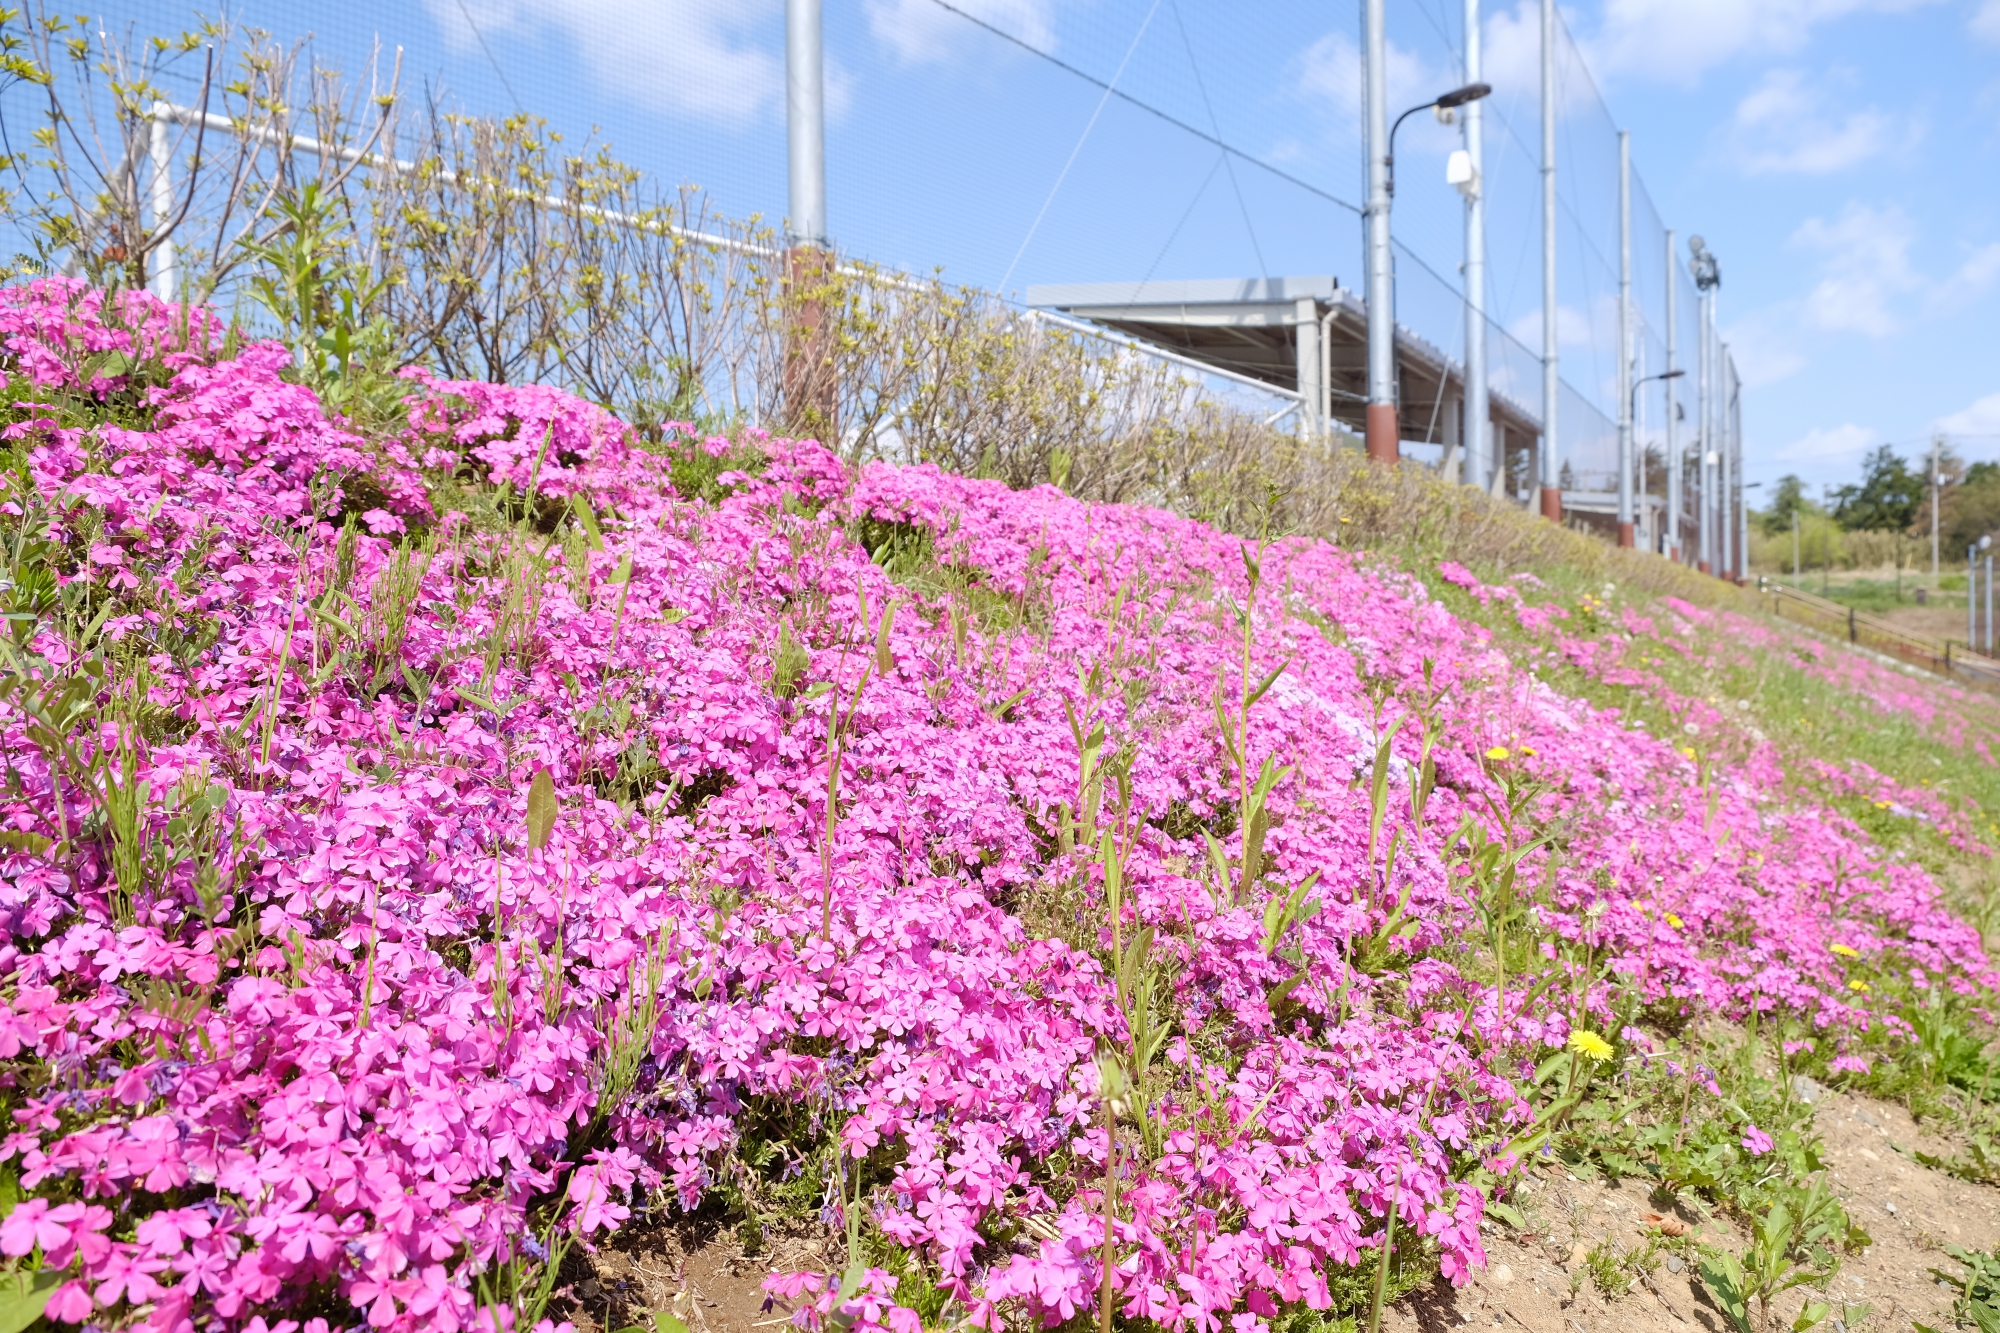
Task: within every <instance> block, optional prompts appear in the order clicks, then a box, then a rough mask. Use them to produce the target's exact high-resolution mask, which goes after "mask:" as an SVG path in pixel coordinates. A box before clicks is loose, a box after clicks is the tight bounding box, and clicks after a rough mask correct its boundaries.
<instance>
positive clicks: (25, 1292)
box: [0, 1269, 62, 1333]
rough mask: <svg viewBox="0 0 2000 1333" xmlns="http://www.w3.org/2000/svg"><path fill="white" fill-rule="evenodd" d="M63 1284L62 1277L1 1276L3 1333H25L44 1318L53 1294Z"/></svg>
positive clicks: (34, 1274)
mask: <svg viewBox="0 0 2000 1333" xmlns="http://www.w3.org/2000/svg"><path fill="white" fill-rule="evenodd" d="M61 1281H62V1274H61V1273H51V1272H30V1271H28V1270H26V1269H23V1270H21V1271H19V1272H14V1273H0V1333H21V1330H22V1329H25V1328H26V1327H27V1326H28V1325H30V1324H32V1323H34V1322H35V1321H36V1320H37V1319H40V1318H41V1317H42V1309H43V1307H44V1306H46V1305H47V1304H48V1303H49V1294H50V1293H51V1292H53V1291H54V1290H55V1289H56V1285H57V1284H58V1283H60V1282H61Z"/></svg>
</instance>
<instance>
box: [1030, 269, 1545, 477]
mask: <svg viewBox="0 0 2000 1333" xmlns="http://www.w3.org/2000/svg"><path fill="white" fill-rule="evenodd" d="M1305 301H1310V302H1311V303H1312V304H1311V306H1310V307H1307V308H1308V309H1309V310H1310V311H1311V312H1313V317H1315V318H1320V317H1324V316H1326V315H1327V314H1328V313H1329V312H1330V313H1331V314H1332V316H1333V318H1332V319H1331V320H1329V321H1327V331H1328V333H1329V335H1330V339H1331V348H1330V352H1329V356H1328V361H1329V362H1330V368H1331V372H1332V385H1331V388H1332V394H1331V397H1332V401H1333V419H1334V420H1335V421H1337V422H1340V423H1342V424H1344V425H1346V426H1348V427H1349V428H1350V429H1353V430H1357V431H1358V430H1359V429H1360V428H1361V426H1362V421H1363V416H1364V412H1363V408H1364V406H1365V404H1366V402H1367V387H1368V307H1367V305H1366V304H1365V303H1364V302H1363V301H1362V300H1361V298H1360V297H1358V296H1356V295H1355V294H1354V293H1353V292H1350V291H1348V290H1346V289H1345V288H1343V287H1342V286H1341V285H1340V284H1339V282H1338V281H1337V280H1335V279H1334V278H1331V277H1291V278H1206V279H1193V280H1185V279H1182V280H1165V281H1148V282H1080V283H1060V284H1053V285H1039V286H1032V287H1030V288H1028V304H1029V305H1031V306H1040V307H1043V308H1045V309H1052V310H1060V311H1062V312H1063V313H1064V314H1067V315H1071V316H1074V317H1076V318H1078V319H1087V320H1090V321H1092V322H1093V323H1097V324H1102V325H1104V326H1106V327H1107V328H1112V329H1116V330H1117V331H1118V332H1120V333H1123V334H1126V335H1127V336H1129V337H1133V338H1138V339H1141V340H1143V341H1145V342H1149V343H1152V344H1154V345H1155V346H1158V347H1163V348H1167V349H1169V350H1171V351H1174V352H1177V353H1179V354H1180V355H1182V356H1185V357H1188V358H1190V359H1192V360H1196V361H1200V362H1202V363H1203V364H1204V365H1211V366H1214V367H1216V368H1217V369H1220V370H1227V371H1231V372H1234V373H1236V374H1239V375H1248V376H1250V377H1251V378H1253V379H1257V380H1261V381H1263V382H1264V383H1266V384H1269V385H1271V386H1272V387H1274V388H1278V389H1283V390H1286V391H1287V392H1291V393H1297V392H1298V389H1299V381H1300V373H1299V364H1298V361H1299V351H1300V348H1299V339H1298V328H1299V322H1300V319H1301V303H1302V302H1305ZM1313 341H1315V342H1316V341H1317V339H1314V340H1313ZM1396 358H1397V364H1398V369H1399V371H1400V375H1401V383H1402V435H1403V438H1404V439H1407V440H1430V441H1440V440H1442V438H1443V435H1442V431H1443V430H1444V429H1445V414H1444V413H1443V411H1442V410H1441V409H1442V406H1443V401H1441V400H1455V399H1457V398H1458V396H1459V394H1460V392H1461V385H1462V381H1463V374H1464V372H1463V369H1462V367H1460V366H1459V365H1458V364H1457V363H1456V362H1454V361H1453V360H1451V358H1449V357H1447V356H1446V355H1445V354H1444V353H1443V352H1442V351H1441V350H1440V349H1438V348H1437V347H1435V346H1433V345H1432V344H1431V343H1428V342H1425V341H1424V340H1423V339H1421V338H1419V337H1417V336H1416V335H1415V334H1413V333H1411V332H1410V331H1409V330H1408V329H1406V328H1403V327H1401V326H1400V325H1399V326H1398V327H1397V329H1396ZM1315 378H1316V376H1315ZM1489 399H1490V401H1491V403H1492V411H1493V420H1494V423H1495V424H1496V425H1498V426H1501V427H1503V428H1505V429H1506V430H1507V431H1508V432H1509V433H1510V434H1512V435H1513V436H1514V437H1515V439H1517V440H1519V439H1523V438H1532V437H1534V436H1538V435H1540V434H1541V419H1540V417H1539V416H1538V415H1537V414H1535V413H1533V412H1530V411H1528V410H1527V409H1526V408H1525V407H1523V406H1522V405H1521V404H1519V403H1516V402H1514V401H1513V400H1512V399H1510V398H1507V397H1506V396H1505V395H1503V394H1500V393H1490V394H1489Z"/></svg>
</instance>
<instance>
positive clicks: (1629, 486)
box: [1618, 370, 1687, 546]
mask: <svg viewBox="0 0 2000 1333" xmlns="http://www.w3.org/2000/svg"><path fill="white" fill-rule="evenodd" d="M1685 374H1687V372H1686V371H1685V370H1663V371H1661V372H1660V373H1659V374H1657V375H1647V376H1645V377H1643V378H1641V379H1636V380H1634V381H1632V392H1631V394H1630V395H1628V396H1627V398H1626V400H1625V407H1626V409H1627V410H1626V414H1625V429H1624V430H1622V431H1620V432H1619V436H1620V440H1619V442H1620V443H1621V444H1623V445H1624V446H1625V447H1624V448H1623V449H1621V450H1620V451H1619V453H1620V455H1621V456H1620V458H1619V459H1618V465H1619V469H1620V472H1619V477H1618V500H1619V504H1618V511H1619V512H1618V544H1619V545H1620V546H1630V545H1632V529H1633V526H1634V520H1633V517H1632V514H1633V510H1634V509H1636V508H1637V507H1638V504H1639V503H1643V501H1639V502H1637V503H1635V502H1634V500H1633V498H1632V497H1633V494H1634V492H1643V491H1644V489H1645V488H1644V486H1643V484H1641V485H1635V484H1634V479H1633V476H1632V469H1633V465H1634V460H1635V458H1636V457H1637V455H1638V450H1637V449H1636V448H1635V447H1634V439H1633V434H1632V430H1633V423H1635V422H1637V421H1638V419H1639V390H1641V389H1643V388H1645V387H1646V386H1647V385H1648V384H1651V383H1653V382H1654V381H1655V380H1677V379H1679V378H1680V377H1681V376H1683V375H1685ZM1673 407H1674V405H1673V402H1672V401H1671V399H1669V401H1668V403H1667V414H1668V416H1669V417H1671V416H1672V415H1673Z"/></svg>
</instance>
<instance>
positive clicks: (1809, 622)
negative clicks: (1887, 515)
mask: <svg viewBox="0 0 2000 1333" xmlns="http://www.w3.org/2000/svg"><path fill="white" fill-rule="evenodd" d="M1757 592H1758V595H1759V596H1760V597H1763V598H1766V599H1768V600H1769V604H1770V608H1771V614H1772V615H1774V616H1776V617H1778V618H1779V619H1780V620H1790V621H1792V622H1794V623H1796V624H1801V625H1805V626H1807V627H1808V628H1811V629H1816V630H1818V631H1820V632H1821V633H1823V634H1832V635H1838V636H1840V637H1842V638H1845V639H1846V640H1847V641H1848V642H1849V643H1852V644H1855V645H1858V646H1860V647H1864V648H1873V649H1875V650H1876V651H1877V652H1883V653H1887V654H1889V655H1890V656H1891V657H1895V658H1897V659H1899V660H1901V661H1904V662H1908V663H1910V664H1911V665H1913V666H1920V667H1923V668H1924V669H1925V670H1927V671H1935V672H1936V673H1937V674H1938V675H1940V676H1945V677H1947V678H1949V679H1952V680H1961V681H1965V682H1967V683H1969V684H1974V685H1984V686H1989V687H1995V688H2000V659H1995V658H1993V657H1991V656H1988V655H1987V654H1986V653H1984V652H1981V651H1979V650H1977V649H1974V648H1972V647H1969V646H1968V645H1966V644H1963V643H1959V642H1957V641H1955V640H1952V639H1939V638H1934V637H1932V636H1931V635H1928V634H1918V633H1915V632H1914V631H1911V630H1907V629H1904V628H1902V627H1901V626H1900V625H1892V624H1890V623H1889V622H1888V621H1886V620H1883V619H1881V618H1880V617H1879V616H1872V615H1870V614H1868V613H1867V612H1866V611H1858V610H1856V609H1855V608H1854V607H1851V606H1842V605H1841V604H1840V603H1839V602H1835V601H1830V600H1829V599H1827V598H1825V597H1821V596H1818V595H1816V594H1814V593H1809V592H1806V591H1804V590H1802V589H1799V588H1790V587H1786V586H1785V585H1784V584H1782V583H1779V582H1778V581H1777V580H1775V579H1771V578H1766V577H1762V576H1760V577H1759V578H1758V580H1757Z"/></svg>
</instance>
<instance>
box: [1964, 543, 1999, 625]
mask: <svg viewBox="0 0 2000 1333" xmlns="http://www.w3.org/2000/svg"><path fill="white" fill-rule="evenodd" d="M1992 545H1993V538H1992V536H1991V535H1990V534H1989V535H1987V536H1984V537H1981V538H1980V539H1979V540H1978V541H1976V542H1974V543H1973V544H1972V545H1970V546H1968V547H1966V548H1965V646H1966V647H1967V648H1970V649H1972V650H1973V651H1975V652H1976V651H1978V648H1979V553H1980V552H1981V551H1984V550H1986V549H1988V548H1989V547H1991V546H1992ZM1986 647H1987V650H1988V651H1989V652H1990V651H1991V650H1992V648H1993V557H1992V556H1990V555H1989V556H1987V557H1986Z"/></svg>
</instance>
